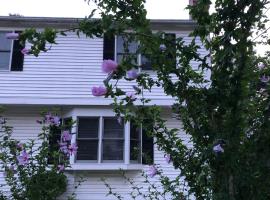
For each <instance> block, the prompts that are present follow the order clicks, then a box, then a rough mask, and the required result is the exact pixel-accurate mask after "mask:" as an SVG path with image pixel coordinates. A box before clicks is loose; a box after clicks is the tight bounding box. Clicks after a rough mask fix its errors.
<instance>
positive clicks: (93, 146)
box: [77, 140, 98, 160]
mask: <svg viewBox="0 0 270 200" xmlns="http://www.w3.org/2000/svg"><path fill="white" fill-rule="evenodd" d="M77 143H78V150H77V160H97V149H98V140H77Z"/></svg>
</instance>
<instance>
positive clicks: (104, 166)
mask: <svg viewBox="0 0 270 200" xmlns="http://www.w3.org/2000/svg"><path fill="white" fill-rule="evenodd" d="M143 166H144V165H142V164H109V163H101V164H96V163H95V164H92V163H91V164H89V163H75V164H72V165H71V167H70V168H67V169H66V171H80V170H82V171H87V170H89V171H115V170H120V169H121V170H125V171H140V170H142V169H143Z"/></svg>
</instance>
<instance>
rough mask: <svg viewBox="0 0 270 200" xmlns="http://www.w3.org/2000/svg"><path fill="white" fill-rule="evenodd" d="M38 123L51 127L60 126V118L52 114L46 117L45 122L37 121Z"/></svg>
mask: <svg viewBox="0 0 270 200" xmlns="http://www.w3.org/2000/svg"><path fill="white" fill-rule="evenodd" d="M36 122H37V123H39V124H42V123H45V124H48V125H51V126H59V125H60V117H59V116H57V115H52V114H51V113H47V114H46V115H45V116H44V119H43V120H36Z"/></svg>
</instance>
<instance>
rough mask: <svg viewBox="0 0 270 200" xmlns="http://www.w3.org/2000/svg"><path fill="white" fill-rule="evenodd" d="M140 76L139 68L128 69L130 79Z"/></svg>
mask: <svg viewBox="0 0 270 200" xmlns="http://www.w3.org/2000/svg"><path fill="white" fill-rule="evenodd" d="M138 76H139V74H138V72H137V70H135V69H131V70H129V71H127V77H128V78H129V79H136V78H138Z"/></svg>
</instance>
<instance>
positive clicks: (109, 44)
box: [103, 34, 115, 60]
mask: <svg viewBox="0 0 270 200" xmlns="http://www.w3.org/2000/svg"><path fill="white" fill-rule="evenodd" d="M114 47H115V38H114V36H113V35H106V34H105V35H104V41H103V60H108V59H111V60H114Z"/></svg>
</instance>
